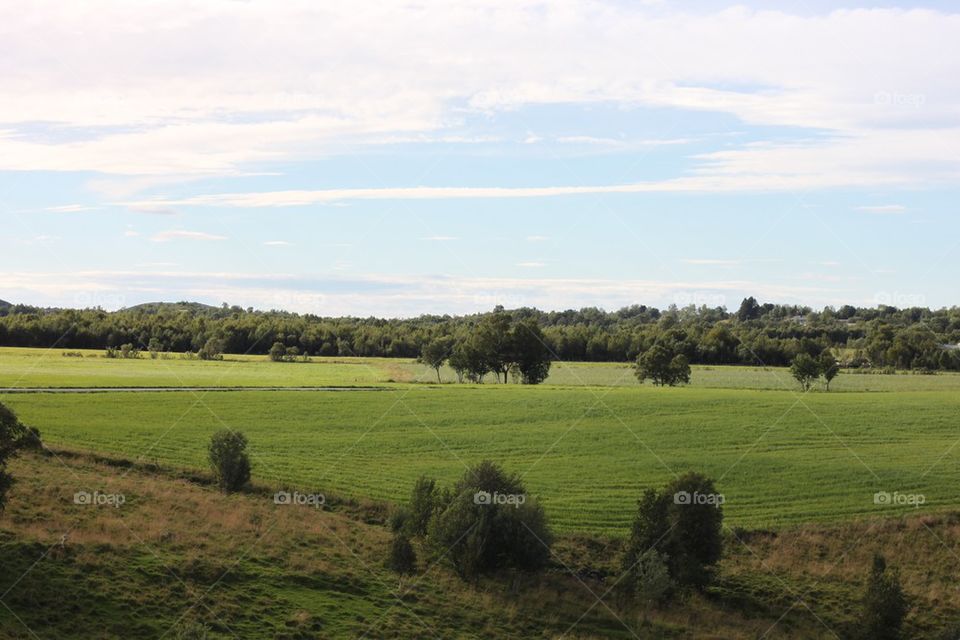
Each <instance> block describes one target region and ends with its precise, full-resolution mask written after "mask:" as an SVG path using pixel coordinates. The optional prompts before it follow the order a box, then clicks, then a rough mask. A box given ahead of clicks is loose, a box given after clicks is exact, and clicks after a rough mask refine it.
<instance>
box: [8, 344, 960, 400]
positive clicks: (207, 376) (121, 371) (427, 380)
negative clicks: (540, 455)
mask: <svg viewBox="0 0 960 640" xmlns="http://www.w3.org/2000/svg"><path fill="white" fill-rule="evenodd" d="M64 353H77V354H81V355H82V357H64V355H63V354H64ZM691 369H692V374H691V381H690V382H691V384H690V386H691V387H693V388H705V389H752V390H781V391H783V390H787V391H792V390H795V389H796V384H795V383H794V381H793V379H792V378H791V377H790V373H789V371H788V370H787V369H786V368H784V367H746V366H702V365H694V366H693V367H691ZM440 374H441V379H442V381H443V383H444V384H452V383H454V382H455V381H456V379H457V378H456V374H455V372H454V371H453V370H452V369H450V368H449V367H443V368H442V369H441V372H440ZM485 382H486V385H495V384H496V382H495V379H494V377H493V375H492V374H491V375H489V376H488V377H487V379H486V381H485ZM410 383H422V384H437V374H436V372H435V371H434V370H433V369H431V368H429V367H427V366H425V365H423V364H420V363H418V362H416V361H415V360H412V359H405V358H348V357H314V358H312V359H311V360H310V361H309V362H291V363H277V362H270V360H269V359H268V358H267V356H259V355H226V356H224V359H223V360H220V361H202V360H197V359H184V358H182V357H180V356H179V354H165V356H164V357H161V358H157V359H151V358H150V357H149V356H148V355H143V356H142V357H141V358H137V359H129V360H124V359H110V358H105V357H104V352H103V351H98V350H70V351H64V350H62V349H33V348H10V347H0V389H3V388H71V387H72V388H87V387H221V386H222V387H273V386H278V387H301V386H302V387H328V386H329V387H367V386H393V387H402V386H405V385H407V384H410ZM544 384H545V385H556V386H574V387H582V386H598V387H611V386H623V387H636V386H640V384H639V383H638V382H637V379H636V377H635V376H634V374H633V368H632V366H631V365H630V364H628V363H616V362H555V363H553V366H552V368H551V370H550V376H549V377H548V378H547V380H546V382H545V383H544ZM648 384H649V383H648ZM830 391H831V392H844V391H960V373H952V372H939V373H936V374H932V375H920V374H913V373H909V372H901V373H899V374H897V375H889V374H882V373H852V372H846V373H845V374H842V375H840V376H839V377H838V378H837V379H836V380H835V381H834V382H833V384H831V386H830Z"/></svg>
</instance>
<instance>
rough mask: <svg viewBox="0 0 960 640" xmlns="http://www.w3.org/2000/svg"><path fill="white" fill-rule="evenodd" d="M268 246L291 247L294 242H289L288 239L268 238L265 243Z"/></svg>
mask: <svg viewBox="0 0 960 640" xmlns="http://www.w3.org/2000/svg"><path fill="white" fill-rule="evenodd" d="M263 244H264V245H266V246H268V247H289V246H292V245H293V243H292V242H287V241H286V240H267V241H266V242H264V243H263Z"/></svg>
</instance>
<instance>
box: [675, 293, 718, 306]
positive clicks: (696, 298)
mask: <svg viewBox="0 0 960 640" xmlns="http://www.w3.org/2000/svg"><path fill="white" fill-rule="evenodd" d="M673 303H674V304H675V305H677V306H678V307H689V306H690V305H693V306H695V307H710V308H714V307H723V306H726V304H727V296H725V295H723V294H722V293H711V292H709V291H679V292H677V293H675V294H674V295H673Z"/></svg>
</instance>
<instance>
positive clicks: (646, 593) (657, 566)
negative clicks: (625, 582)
mask: <svg viewBox="0 0 960 640" xmlns="http://www.w3.org/2000/svg"><path fill="white" fill-rule="evenodd" d="M633 575H634V576H635V578H636V580H635V581H634V584H633V585H632V586H633V588H634V592H635V594H636V596H637V600H639V601H640V603H641V604H643V605H644V606H645V607H655V606H657V605H659V604H661V603H663V602H664V601H666V600H667V598H668V597H669V596H670V594H671V593H672V592H673V589H674V587H675V586H676V585H675V584H674V582H673V579H672V578H671V577H670V568H669V566H668V564H667V558H666V557H665V556H664V555H663V554H661V553H658V552H657V551H656V550H655V549H647V550H646V551H644V552H643V553H642V554H641V555H640V558H639V559H638V561H637V565H636V567H634V571H633Z"/></svg>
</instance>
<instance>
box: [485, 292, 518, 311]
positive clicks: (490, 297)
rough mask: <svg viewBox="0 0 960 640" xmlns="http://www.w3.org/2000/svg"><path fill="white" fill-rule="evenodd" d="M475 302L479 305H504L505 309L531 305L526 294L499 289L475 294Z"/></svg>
mask: <svg viewBox="0 0 960 640" xmlns="http://www.w3.org/2000/svg"><path fill="white" fill-rule="evenodd" d="M473 304H475V305H477V306H478V307H496V306H502V307H504V308H505V309H519V308H520V307H526V306H529V302H528V300H527V298H526V297H525V296H522V295H519V294H516V293H501V292H498V291H481V292H478V293H476V294H475V295H474V296H473Z"/></svg>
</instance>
